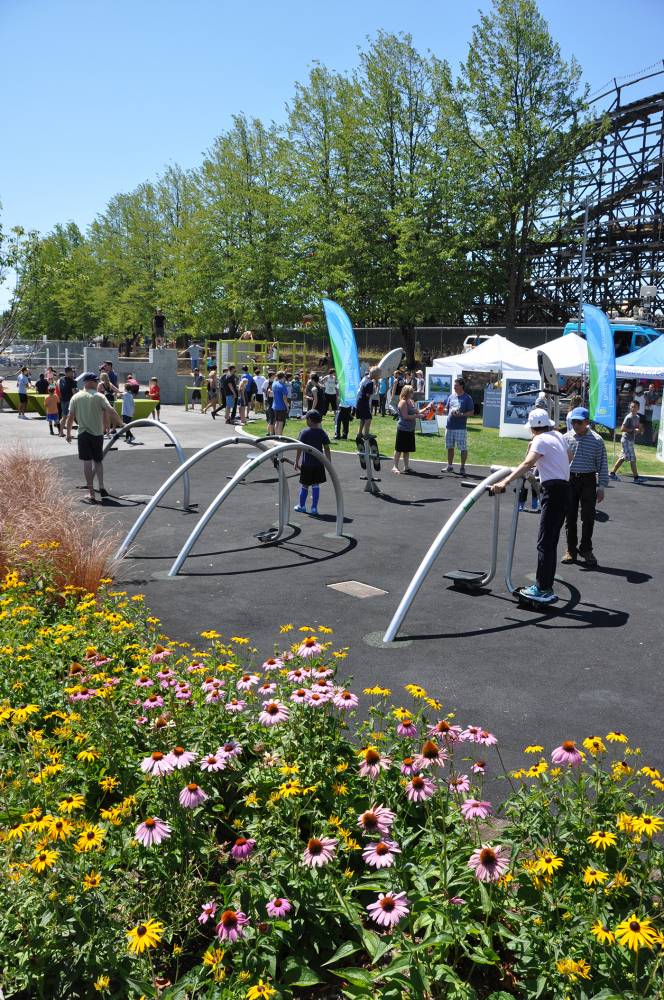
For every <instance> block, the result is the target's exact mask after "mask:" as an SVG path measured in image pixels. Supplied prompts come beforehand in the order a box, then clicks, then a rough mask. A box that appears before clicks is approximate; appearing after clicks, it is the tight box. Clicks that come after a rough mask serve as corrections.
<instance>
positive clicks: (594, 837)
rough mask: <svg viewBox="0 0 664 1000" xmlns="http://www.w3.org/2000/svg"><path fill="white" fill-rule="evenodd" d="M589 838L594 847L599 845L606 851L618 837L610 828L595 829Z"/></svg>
mask: <svg viewBox="0 0 664 1000" xmlns="http://www.w3.org/2000/svg"><path fill="white" fill-rule="evenodd" d="M587 840H588V843H589V844H592V845H593V847H599V849H600V850H602V851H605V850H606V849H607V847H613V846H614V844H615V843H616V840H617V837H616V835H615V833H611V832H610V831H609V830H593V832H592V833H591V834H590V836H589V837H588V838H587Z"/></svg>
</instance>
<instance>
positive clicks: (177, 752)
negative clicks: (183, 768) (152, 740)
mask: <svg viewBox="0 0 664 1000" xmlns="http://www.w3.org/2000/svg"><path fill="white" fill-rule="evenodd" d="M171 752H172V754H173V756H174V757H181V756H182V754H183V753H184V747H174V748H173V750H172V751H171Z"/></svg>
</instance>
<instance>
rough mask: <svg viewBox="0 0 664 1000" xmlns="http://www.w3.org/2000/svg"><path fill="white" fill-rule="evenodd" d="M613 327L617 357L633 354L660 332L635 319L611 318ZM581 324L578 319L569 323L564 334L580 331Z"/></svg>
mask: <svg viewBox="0 0 664 1000" xmlns="http://www.w3.org/2000/svg"><path fill="white" fill-rule="evenodd" d="M609 323H610V325H611V329H612V330H613V342H614V344H615V347H616V357H617V358H620V357H622V356H623V355H624V354H631V353H632V351H638V349H639V347H645V346H646V344H650V343H652V341H653V340H657V338H658V337H659V336H660V333H659V332H658V331H657V330H653V328H652V327H651V326H643V325H642V324H639V323H638V322H637V321H636V320H633V319H628V318H625V319H615V320H614V319H612V320H609ZM578 332H579V324H578V323H577V322H576V320H574V321H572V322H570V323H567V324H566V325H565V329H564V330H563V336H564V335H565V334H566V333H578ZM585 335H586V325H585V323H582V324H581V336H582V337H585Z"/></svg>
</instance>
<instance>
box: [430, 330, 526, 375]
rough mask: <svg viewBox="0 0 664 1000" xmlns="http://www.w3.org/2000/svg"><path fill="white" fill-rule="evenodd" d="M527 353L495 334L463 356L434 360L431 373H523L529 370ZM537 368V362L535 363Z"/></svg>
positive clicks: (456, 355) (505, 338) (457, 355)
mask: <svg viewBox="0 0 664 1000" xmlns="http://www.w3.org/2000/svg"><path fill="white" fill-rule="evenodd" d="M528 353H529V352H528V351H527V350H526V349H525V348H524V347H519V346H518V345H517V344H513V343H512V341H511V340H508V339H507V337H501V336H500V334H498V333H497V334H495V336H493V337H489V339H488V340H485V341H484V342H483V343H482V344H480V346H479V347H475V348H474V349H473V350H472V351H467V352H466V353H465V354H454V355H453V356H452V357H449V358H434V362H433V365H432V369H433V371H435V370H436V369H437V368H438V369H443V370H444V371H446V372H454V373H456V374H460V373H461V372H462V371H464V372H502V371H523V370H524V369H527V368H530V365H527V364H525V363H524V359H525V357H526V355H528ZM535 367H537V360H536V361H535Z"/></svg>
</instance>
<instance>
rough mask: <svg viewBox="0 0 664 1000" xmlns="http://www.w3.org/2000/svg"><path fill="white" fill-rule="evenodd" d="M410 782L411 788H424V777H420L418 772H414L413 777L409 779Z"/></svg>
mask: <svg viewBox="0 0 664 1000" xmlns="http://www.w3.org/2000/svg"><path fill="white" fill-rule="evenodd" d="M410 783H411V785H412V786H413V788H416V789H418V791H419V789H420V788H424V778H422V777H420V775H419V774H416V775H415V777H414V778H412V779H411V782H410Z"/></svg>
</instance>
